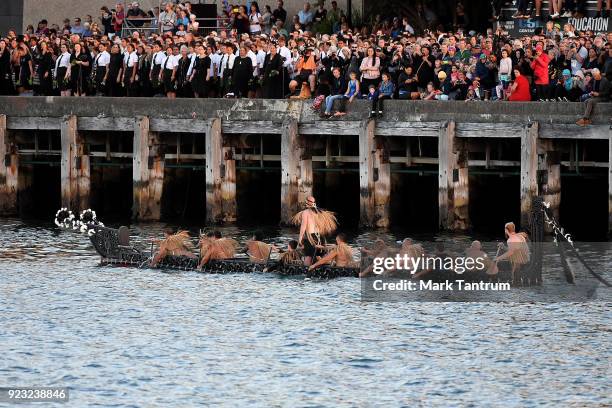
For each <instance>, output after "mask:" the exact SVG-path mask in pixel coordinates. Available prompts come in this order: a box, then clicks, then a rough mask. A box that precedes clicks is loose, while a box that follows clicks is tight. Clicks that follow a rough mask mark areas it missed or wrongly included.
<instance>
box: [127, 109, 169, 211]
mask: <svg viewBox="0 0 612 408" xmlns="http://www.w3.org/2000/svg"><path fill="white" fill-rule="evenodd" d="M149 129H150V123H149V117H148V116H138V117H136V119H135V121H134V148H133V150H134V151H133V154H132V180H133V197H134V198H133V202H132V218H133V219H134V220H138V221H158V220H159V219H160V216H161V197H162V194H163V185H164V167H165V166H164V159H163V157H164V156H163V152H162V151H161V143H160V141H159V135H157V134H156V133H154V132H151V131H150V130H149Z"/></svg>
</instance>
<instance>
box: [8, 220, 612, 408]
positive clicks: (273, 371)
mask: <svg viewBox="0 0 612 408" xmlns="http://www.w3.org/2000/svg"><path fill="white" fill-rule="evenodd" d="M162 227H163V225H154V226H153V227H151V226H136V227H135V228H133V231H134V235H135V236H138V237H139V239H138V240H137V242H138V244H139V245H142V246H143V247H145V248H146V247H148V245H149V244H148V242H149V239H150V238H151V237H154V236H159V234H160V232H161V230H162ZM0 232H1V237H2V241H1V242H2V244H1V247H0V251H1V252H0V270H1V271H2V272H1V273H2V280H1V283H0V307H1V308H2V313H1V314H0V327H1V328H2V329H1V330H0V346H1V347H2V350H3V359H2V360H1V362H0V376H1V377H2V379H3V384H4V385H15V386H27V385H45V386H69V387H71V389H72V391H71V395H70V396H71V402H70V403H69V404H68V406H75V407H82V406H91V405H94V404H99V405H100V406H109V405H113V406H125V405H134V406H164V407H185V406H192V405H195V404H202V405H215V404H221V403H225V404H229V405H233V406H244V405H255V406H280V405H282V406H321V405H327V406H329V405H344V406H355V405H357V406H397V405H405V406H449V405H451V406H466V405H469V404H472V403H477V405H483V406H504V407H507V406H533V405H548V406H553V407H558V406H605V405H607V404H611V403H612V399H611V398H610V397H609V395H610V393H609V382H610V378H609V376H610V348H609V344H610V334H611V331H612V329H611V325H610V306H611V305H612V303H610V302H609V301H602V300H598V301H594V302H589V303H567V302H564V303H549V304H539V303H536V302H532V303H531V304H526V303H431V302H428V303H416V302H412V303H364V302H361V297H360V296H361V294H360V283H359V280H357V279H348V278H347V279H337V280H333V281H327V282H321V281H309V280H303V279H301V278H279V277H276V276H270V275H261V274H260V275H229V276H228V275H205V274H198V273H193V272H181V273H168V272H163V271H159V270H135V269H127V268H125V269H124V268H110V267H99V266H97V262H98V257H97V256H96V255H95V254H94V253H93V251H92V249H91V246H90V245H89V243H88V241H87V240H86V239H85V237H84V236H82V235H80V234H76V233H72V232H66V231H59V230H57V229H54V228H50V226H49V225H26V224H23V223H21V222H19V221H4V222H2V223H1V224H0ZM195 232H197V231H195ZM223 232H224V234H225V235H233V236H238V237H239V238H241V239H244V238H246V237H247V236H248V235H249V233H250V232H249V231H245V230H241V229H239V228H227V229H224V231H223ZM266 233H267V234H268V236H275V237H278V238H276V239H275V241H277V242H279V243H283V242H286V241H287V240H288V239H290V237H291V236H292V235H291V233H293V234H294V233H295V231H285V230H279V229H270V230H268V231H266ZM379 236H380V234H375V233H371V232H370V233H364V234H353V236H352V241H353V242H356V243H359V244H362V243H365V242H371V240H373V239H374V238H376V237H379ZM382 237H383V238H384V239H386V240H387V241H389V242H391V241H394V240H396V239H400V238H402V236H400V235H399V234H385V235H383V236H382ZM415 238H417V239H432V238H434V239H442V238H444V237H442V236H437V237H431V236H430V237H425V236H423V237H419V236H417V237H415ZM454 238H455V240H456V241H457V242H460V243H461V245H463V244H464V243H465V244H467V243H468V242H469V239H470V237H467V236H464V237H454ZM598 262H599V264H598V265H597V266H598V267H599V268H600V269H606V268H607V267H609V265H610V261H609V259H600V260H599V261H598ZM553 269H554V268H553ZM608 269H609V268H608ZM548 273H549V275H546V277H547V283H548V282H549V283H551V284H553V283H561V282H562V280H563V278H562V275H561V274H560V273H558V271H557V272H555V271H554V270H551V271H550V272H548ZM579 278H580V279H581V281H584V282H590V281H592V279H590V278H588V276H587V275H586V274H585V275H584V276H582V275H581V276H579ZM602 291H604V289H599V292H602ZM600 299H601V296H600ZM608 299H609V298H608Z"/></svg>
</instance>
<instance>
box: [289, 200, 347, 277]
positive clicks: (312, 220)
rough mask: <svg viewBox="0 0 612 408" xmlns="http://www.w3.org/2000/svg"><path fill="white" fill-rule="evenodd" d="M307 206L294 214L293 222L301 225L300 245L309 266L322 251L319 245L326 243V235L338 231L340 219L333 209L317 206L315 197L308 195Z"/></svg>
mask: <svg viewBox="0 0 612 408" xmlns="http://www.w3.org/2000/svg"><path fill="white" fill-rule="evenodd" d="M305 206H306V208H305V209H304V210H302V211H300V212H299V213H297V214H296V215H294V216H293V218H292V220H291V222H292V223H293V224H294V225H299V226H300V237H299V239H298V245H299V247H300V248H303V253H304V265H306V266H309V265H311V264H312V262H313V260H315V258H316V256H317V255H318V254H319V253H320V252H319V250H318V249H317V246H322V245H324V237H325V235H329V234H332V233H333V232H334V231H336V228H337V226H338V221H337V220H336V216H335V215H334V213H333V212H331V211H326V210H321V209H319V208H317V203H316V201H315V198H314V197H308V198H307V199H306V203H305Z"/></svg>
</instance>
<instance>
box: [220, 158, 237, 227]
mask: <svg viewBox="0 0 612 408" xmlns="http://www.w3.org/2000/svg"><path fill="white" fill-rule="evenodd" d="M223 163H224V165H223V166H222V168H223V169H224V170H225V171H224V172H223V174H222V175H221V176H222V178H223V181H222V182H221V199H222V205H223V222H236V159H234V148H233V147H231V146H223Z"/></svg>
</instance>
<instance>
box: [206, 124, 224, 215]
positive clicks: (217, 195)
mask: <svg viewBox="0 0 612 408" xmlns="http://www.w3.org/2000/svg"><path fill="white" fill-rule="evenodd" d="M205 144H206V222H207V223H211V224H218V223H221V222H223V195H222V193H221V183H222V181H223V180H222V177H221V174H222V170H223V169H222V168H221V166H222V164H223V135H222V133H221V119H220V118H212V119H209V120H208V123H207V127H206V141H205Z"/></svg>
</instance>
